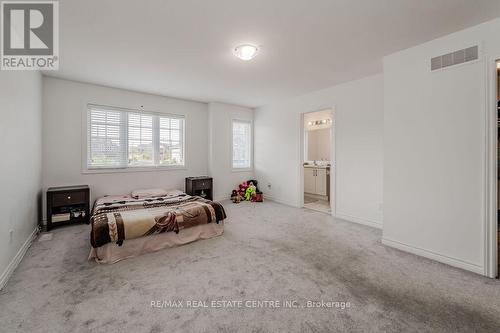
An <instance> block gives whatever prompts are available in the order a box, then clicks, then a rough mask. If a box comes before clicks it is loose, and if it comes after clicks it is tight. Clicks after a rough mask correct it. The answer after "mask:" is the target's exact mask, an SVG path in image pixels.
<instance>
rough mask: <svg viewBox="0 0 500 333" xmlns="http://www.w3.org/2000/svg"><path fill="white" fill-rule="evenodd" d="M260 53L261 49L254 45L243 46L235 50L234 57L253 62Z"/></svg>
mask: <svg viewBox="0 0 500 333" xmlns="http://www.w3.org/2000/svg"><path fill="white" fill-rule="evenodd" d="M258 51H259V48H258V47H257V46H255V45H252V44H241V45H238V46H236V47H235V48H234V55H235V56H237V57H238V58H240V59H241V60H245V61H248V60H251V59H253V58H254V57H255V56H256V55H257V52H258Z"/></svg>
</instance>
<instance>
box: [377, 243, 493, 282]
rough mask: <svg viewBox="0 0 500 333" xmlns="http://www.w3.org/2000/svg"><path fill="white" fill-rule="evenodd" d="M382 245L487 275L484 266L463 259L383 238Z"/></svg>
mask: <svg viewBox="0 0 500 333" xmlns="http://www.w3.org/2000/svg"><path fill="white" fill-rule="evenodd" d="M382 244H384V245H387V246H390V247H393V248H396V249H398V250H401V251H405V252H409V253H412V254H416V255H418V256H421V257H424V258H428V259H432V260H435V261H439V262H441V263H444V264H447V265H450V266H453V267H458V268H461V269H465V270H467V271H471V272H473V273H477V274H480V275H485V271H484V267H483V266H480V265H476V264H473V263H470V262H467V261H464V260H461V259H457V258H452V257H449V256H445V255H442V254H439V253H435V252H432V251H429V250H425V249H422V248H418V247H415V246H411V245H408V244H404V243H401V242H398V241H394V240H391V239H387V238H382Z"/></svg>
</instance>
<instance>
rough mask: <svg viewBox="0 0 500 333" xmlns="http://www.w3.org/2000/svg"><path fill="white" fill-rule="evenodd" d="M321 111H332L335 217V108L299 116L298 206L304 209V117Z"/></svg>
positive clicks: (332, 204)
mask: <svg viewBox="0 0 500 333" xmlns="http://www.w3.org/2000/svg"><path fill="white" fill-rule="evenodd" d="M319 111H330V115H331V119H332V126H331V127H330V164H331V166H330V210H331V215H332V216H333V217H335V216H336V207H337V185H336V184H337V179H336V174H337V172H336V156H335V152H336V143H337V140H336V137H335V132H336V131H335V128H336V123H337V119H336V117H335V106H330V107H325V108H321V109H318V110H313V111H305V112H301V113H300V114H299V124H300V126H299V131H300V132H299V165H298V166H297V171H298V172H297V174H298V177H299V181H298V184H299V186H298V200H297V202H298V206H299V207H300V208H303V207H304V167H303V164H304V153H305V145H304V138H305V135H304V134H305V129H304V116H305V115H306V114H307V113H314V112H319Z"/></svg>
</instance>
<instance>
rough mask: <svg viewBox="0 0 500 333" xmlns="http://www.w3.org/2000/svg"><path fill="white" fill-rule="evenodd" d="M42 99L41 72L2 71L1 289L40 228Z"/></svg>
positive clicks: (0, 80) (0, 112) (0, 96)
mask: <svg viewBox="0 0 500 333" xmlns="http://www.w3.org/2000/svg"><path fill="white" fill-rule="evenodd" d="M41 94H42V80H41V75H40V73H38V72H32V71H1V72H0V101H1V106H0V107H1V109H0V115H1V117H2V120H1V121H0V142H2V163H0V184H1V185H2V190H1V192H0V193H1V194H0V287H2V284H3V283H4V282H6V279H7V278H8V274H10V273H12V270H13V269H14V268H15V265H16V261H17V260H19V259H20V257H19V256H18V257H16V254H17V253H18V251H19V250H20V249H21V250H22V247H23V244H24V243H25V242H26V240H27V239H29V238H30V236H31V235H32V233H33V231H34V230H35V229H36V227H37V224H38V217H39V208H40V204H39V199H40V196H41V186H42V183H41V175H42V159H41V151H42V145H41V139H42V108H41V105H42V99H41ZM10 230H12V231H13V233H12V239H11V236H10ZM9 264H10V266H9Z"/></svg>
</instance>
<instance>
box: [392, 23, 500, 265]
mask: <svg viewBox="0 0 500 333" xmlns="http://www.w3.org/2000/svg"><path fill="white" fill-rule="evenodd" d="M499 31H500V19H496V20H494V21H490V22H487V23H485V24H481V25H479V26H476V27H473V28H470V29H467V30H464V31H460V32H457V33H454V34H451V35H448V36H446V37H443V38H440V39H436V40H433V41H431V42H428V43H425V44H422V45H419V46H416V47H413V48H410V49H407V50H404V51H401V52H398V53H395V54H392V55H389V56H387V57H386V58H385V59H384V79H385V80H384V102H385V112H384V230H383V242H384V243H385V244H387V245H391V246H395V247H398V248H400V249H403V250H406V251H409V252H413V253H416V254H420V255H423V256H426V257H429V258H432V259H435V260H439V261H442V262H445V263H448V264H451V265H454V266H458V267H461V268H464V269H468V270H471V271H474V272H477V273H480V274H483V273H484V272H485V260H484V251H485V244H484V234H485V219H486V217H485V211H484V207H485V204H486V202H485V192H486V189H485V177H486V175H485V164H484V161H485V154H486V153H487V152H486V146H485V143H486V139H487V132H486V126H485V122H486V114H487V112H492V111H489V110H490V109H489V105H490V104H489V102H488V104H486V101H487V100H489V98H490V97H491V98H492V101H491V104H493V97H492V96H489V91H490V89H489V87H488V86H487V84H488V85H489V82H490V81H489V80H490V78H491V82H493V73H494V72H493V61H494V60H495V59H496V58H500V34H499ZM473 45H479V46H480V48H481V52H480V60H479V61H475V62H471V63H466V64H462V65H457V66H453V67H450V68H447V69H443V70H438V71H434V72H431V71H430V59H431V58H432V57H435V56H439V55H442V54H446V53H449V52H452V51H455V50H459V49H463V48H466V47H470V46H473ZM486 61H488V62H491V63H489V64H488V66H486V64H485V62H486ZM490 69H491V73H489V72H487V70H488V71H489V70H490ZM491 88H492V89H491V92H492V93H493V92H494V88H493V87H491ZM487 105H488V107H487Z"/></svg>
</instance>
